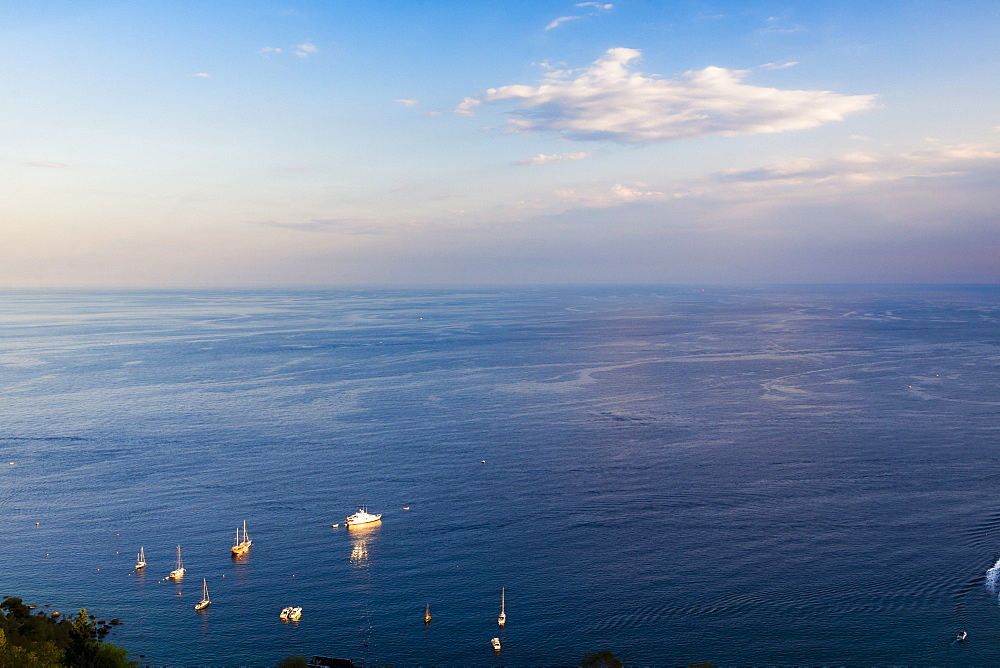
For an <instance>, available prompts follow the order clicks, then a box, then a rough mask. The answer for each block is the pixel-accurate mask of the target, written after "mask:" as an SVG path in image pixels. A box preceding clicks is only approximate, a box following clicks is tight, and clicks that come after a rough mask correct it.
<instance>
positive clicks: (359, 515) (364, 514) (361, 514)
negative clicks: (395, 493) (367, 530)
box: [344, 508, 382, 527]
mask: <svg viewBox="0 0 1000 668" xmlns="http://www.w3.org/2000/svg"><path fill="white" fill-rule="evenodd" d="M380 521H382V514H381V513H379V514H378V515H372V514H371V513H369V512H368V509H367V508H358V512H356V513H354V514H353V515H350V516H349V517H348V518H347V519H346V520H345V522H344V524H346V525H347V526H349V527H350V526H356V525H358V524H371V523H372V522H380Z"/></svg>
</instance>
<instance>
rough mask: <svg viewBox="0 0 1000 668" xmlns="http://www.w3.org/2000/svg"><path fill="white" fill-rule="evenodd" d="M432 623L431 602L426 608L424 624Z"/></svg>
mask: <svg viewBox="0 0 1000 668" xmlns="http://www.w3.org/2000/svg"><path fill="white" fill-rule="evenodd" d="M430 623H431V604H430V603H428V604H427V609H426V610H424V624H430Z"/></svg>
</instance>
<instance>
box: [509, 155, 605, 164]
mask: <svg viewBox="0 0 1000 668" xmlns="http://www.w3.org/2000/svg"><path fill="white" fill-rule="evenodd" d="M589 157H590V154H589V153H558V154H553V155H545V154H544V153H539V154H538V155H536V156H535V157H533V158H528V159H527V160H520V161H518V162H516V163H514V164H516V165H529V166H534V165H545V164H548V163H550V162H565V161H566V160H585V159H587V158H589Z"/></svg>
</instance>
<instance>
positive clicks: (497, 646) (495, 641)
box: [490, 638, 500, 652]
mask: <svg viewBox="0 0 1000 668" xmlns="http://www.w3.org/2000/svg"><path fill="white" fill-rule="evenodd" d="M490 642H491V643H493V651H494V652H499V651H500V638H494V639H493V640H491V641H490Z"/></svg>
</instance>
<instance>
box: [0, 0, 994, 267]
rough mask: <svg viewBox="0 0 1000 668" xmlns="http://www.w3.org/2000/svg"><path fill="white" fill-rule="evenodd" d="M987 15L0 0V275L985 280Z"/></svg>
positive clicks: (989, 97) (989, 160) (929, 7)
mask: <svg viewBox="0 0 1000 668" xmlns="http://www.w3.org/2000/svg"><path fill="white" fill-rule="evenodd" d="M998 37H1000V3H998V2H995V1H994V0H989V1H982V2H977V1H975V0H968V1H963V2H957V3H955V2H921V1H919V0H910V1H907V2H892V1H885V2H882V1H880V2H871V1H868V2H829V3H818V2H803V1H797V2H708V1H699V2H668V1H660V2H652V1H646V0H641V1H638V0H622V1H618V2H582V3H574V2H551V1H536V2H514V3H495V2H457V1H447V2H446V1H434V0H427V1H424V2H405V3H404V2H380V1H366V0H356V1H346V0H345V1H341V0H307V1H303V2H287V3H286V2H271V1H264V0H242V1H240V2H236V1H231V2H230V1H218V2H212V1H210V0H200V1H198V2H182V1H166V0H129V1H127V2H126V1H122V2H91V1H88V0H75V1H73V2H68V1H67V2H61V1H49V0H31V1H16V0H13V1H12V0H7V1H6V2H3V3H0V38H2V43H3V46H4V48H3V49H2V51H0V137H2V142H0V183H2V184H3V191H4V192H3V197H2V198H0V285H9V286H33V285H39V286H44V285H81V286H158V285H162V286H175V285H184V286H198V285H205V286H214V285H227V286H239V285H246V286H257V285H356V284H411V285H424V284H476V285H483V284H487V285H488V284H518V283H535V284H538V283H541V284H544V283H744V284H756V283H773V282H779V283H787V282H808V283H816V282H832V283H843V282H847V283H857V282H888V283H907V282H916V283H937V282H941V283H956V282H957V283H969V282H979V283H983V282H988V283H996V282H1000V216H998V213H997V212H998V211H1000V206H998V205H1000V187H998V186H1000V183H998V178H997V177H998V174H1000V104H998V103H1000V95H998V91H1000V58H998V51H997V46H996V44H997V41H998Z"/></svg>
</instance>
